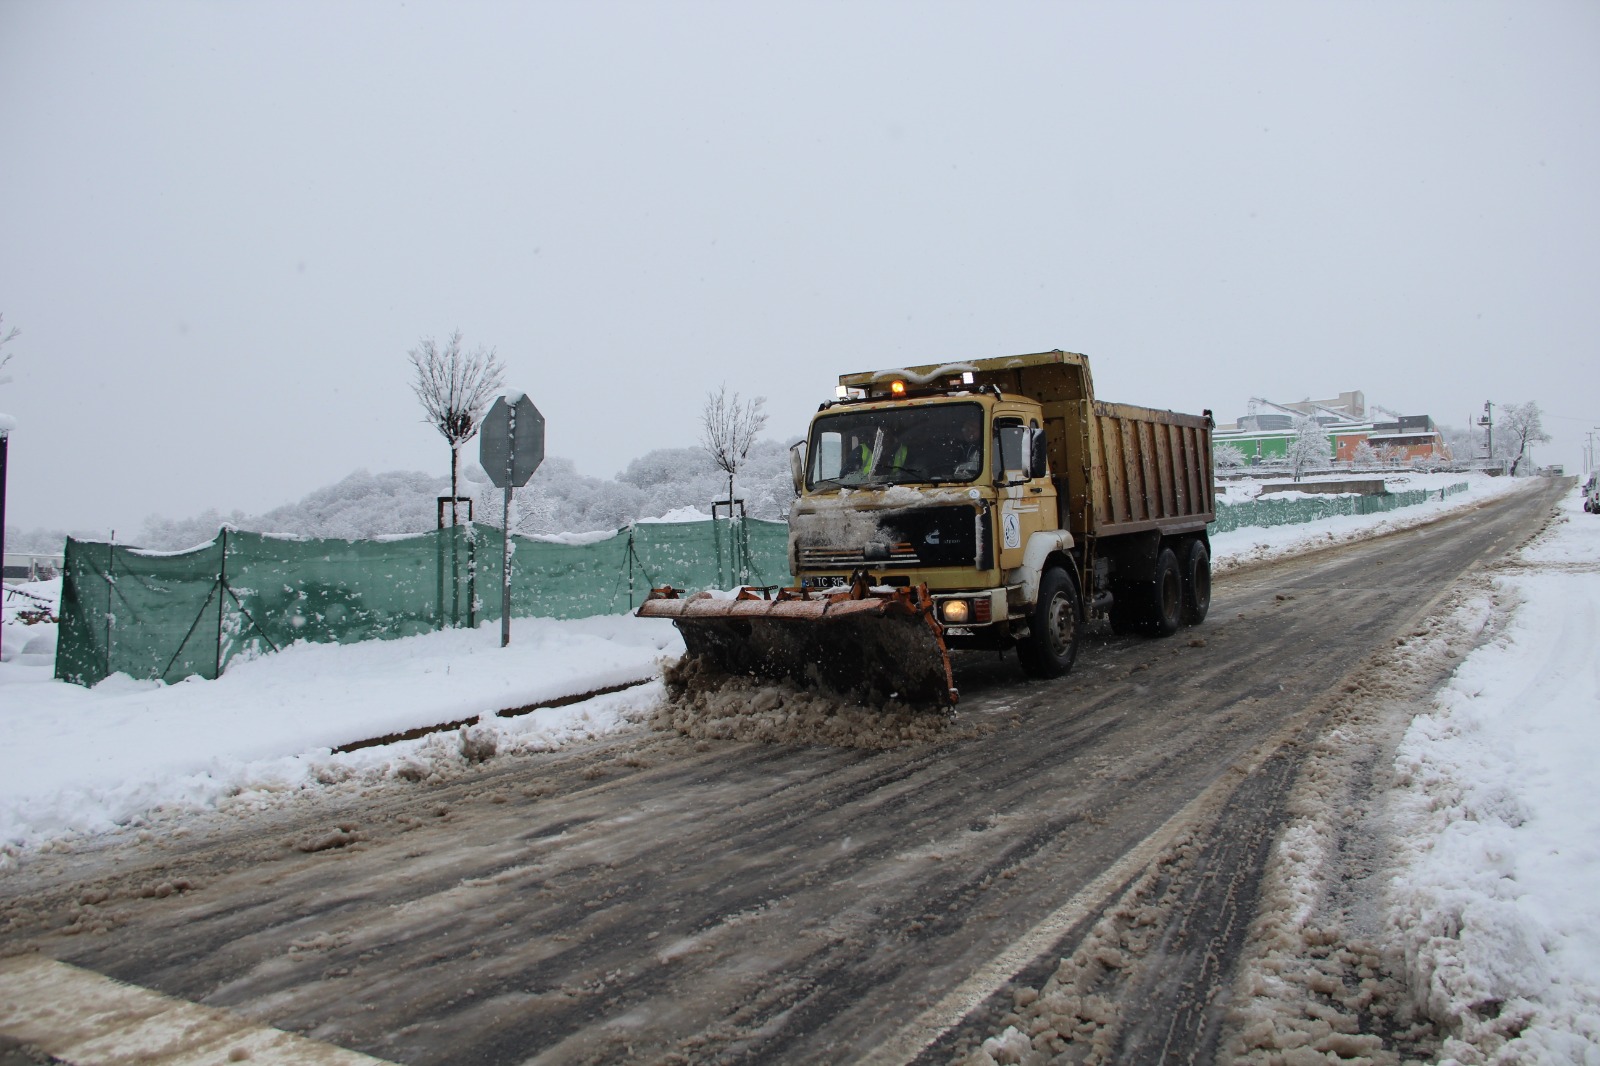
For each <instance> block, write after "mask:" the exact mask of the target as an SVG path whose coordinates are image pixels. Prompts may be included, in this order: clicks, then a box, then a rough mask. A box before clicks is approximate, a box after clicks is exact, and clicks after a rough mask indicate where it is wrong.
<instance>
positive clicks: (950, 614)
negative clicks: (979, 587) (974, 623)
mask: <svg viewBox="0 0 1600 1066" xmlns="http://www.w3.org/2000/svg"><path fill="white" fill-rule="evenodd" d="M939 617H940V619H941V620H942V621H945V622H948V623H950V624H951V625H962V624H964V623H965V622H966V621H967V620H968V619H970V618H971V617H972V606H971V604H969V603H967V601H966V600H942V601H940V603H939Z"/></svg>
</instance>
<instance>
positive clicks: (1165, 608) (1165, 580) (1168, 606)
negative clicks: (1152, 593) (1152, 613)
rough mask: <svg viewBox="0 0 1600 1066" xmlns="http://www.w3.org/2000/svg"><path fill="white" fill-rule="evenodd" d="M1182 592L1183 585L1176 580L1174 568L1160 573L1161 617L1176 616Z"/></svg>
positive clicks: (1176, 573) (1176, 575)
mask: <svg viewBox="0 0 1600 1066" xmlns="http://www.w3.org/2000/svg"><path fill="white" fill-rule="evenodd" d="M1182 593H1183V585H1182V583H1181V582H1180V581H1179V580H1178V572H1177V571H1176V570H1168V571H1167V572H1166V573H1164V574H1162V575H1161V615H1162V617H1163V618H1175V617H1177V614H1178V605H1179V603H1180V601H1181V597H1182Z"/></svg>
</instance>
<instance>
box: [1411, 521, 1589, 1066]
mask: <svg viewBox="0 0 1600 1066" xmlns="http://www.w3.org/2000/svg"><path fill="white" fill-rule="evenodd" d="M1562 509H1563V516H1564V518H1565V521H1564V522H1561V523H1560V524H1559V525H1557V526H1555V527H1553V528H1552V529H1550V530H1548V531H1546V533H1545V534H1544V535H1543V536H1542V537H1540V538H1539V539H1538V540H1537V541H1536V542H1534V543H1533V544H1532V545H1530V546H1529V547H1528V548H1526V549H1524V550H1523V551H1522V552H1521V553H1519V555H1518V556H1517V557H1516V559H1514V560H1513V563H1512V565H1511V566H1509V567H1507V568H1505V569H1504V570H1503V571H1502V572H1501V573H1499V574H1498V575H1497V577H1496V584H1497V586H1498V588H1499V593H1500V596H1501V598H1502V599H1504V600H1509V601H1510V602H1511V603H1512V604H1513V606H1512V610H1511V612H1510V615H1509V618H1504V619H1501V620H1499V624H1502V625H1503V628H1500V629H1499V630H1498V632H1495V633H1494V636H1493V638H1492V639H1490V640H1489V641H1487V642H1486V643H1484V644H1483V645H1481V646H1480V647H1479V648H1478V649H1477V650H1475V651H1474V652H1473V653H1472V654H1471V655H1470V656H1468V657H1467V658H1466V660H1465V661H1464V662H1463V663H1462V664H1461V666H1460V667H1459V668H1458V669H1457V670H1456V671H1455V673H1454V675H1453V676H1452V678H1451V680H1450V681H1449V683H1448V684H1447V685H1446V686H1445V687H1444V688H1443V689H1442V690H1441V691H1440V693H1439V695H1438V698H1437V700H1436V707H1435V708H1434V710H1433V711H1432V713H1429V714H1424V715H1419V716H1418V717H1417V718H1416V719H1415V720H1414V721H1413V722H1412V724H1411V728H1410V730H1409V731H1408V732H1407V734H1406V736H1405V739H1404V740H1403V742H1402V743H1401V745H1400V749H1399V753H1398V757H1397V766H1396V769H1397V770H1398V771H1399V775H1400V779H1401V785H1400V794H1399V796H1398V797H1397V799H1398V801H1399V802H1398V804H1397V806H1398V808H1399V811H1398V816H1399V824H1398V825H1397V826H1396V830H1397V831H1396V833H1395V837H1396V839H1398V840H1401V841H1404V842H1405V844H1403V845H1402V852H1401V855H1400V856H1399V857H1398V867H1399V873H1398V875H1397V876H1396V878H1395V879H1394V881H1393V884H1392V885H1391V893H1390V895H1391V900H1390V904H1391V908H1390V913H1389V925H1390V927H1391V929H1392V930H1393V931H1394V933H1395V934H1396V935H1397V936H1398V937H1399V938H1400V940H1401V942H1402V943H1403V945H1404V949H1405V956H1406V965H1407V969H1408V971H1409V972H1408V978H1409V981H1408V983H1409V984H1410V986H1411V988H1412V989H1413V990H1414V991H1415V992H1416V993H1417V994H1418V995H1419V996H1422V997H1424V999H1425V1002H1426V1005H1427V1007H1428V1012H1429V1013H1430V1014H1431V1015H1432V1016H1433V1017H1435V1018H1440V1019H1449V1020H1451V1021H1452V1023H1453V1024H1454V1026H1455V1028H1456V1032H1457V1034H1458V1036H1457V1037H1456V1039H1454V1040H1452V1041H1450V1042H1449V1043H1447V1044H1446V1045H1445V1047H1444V1052H1445V1055H1446V1056H1447V1057H1446V1059H1445V1060H1444V1061H1447V1062H1450V1061H1460V1062H1463V1063H1478V1062H1492V1063H1587V1064H1600V774H1597V773H1596V769H1595V767H1596V760H1597V759H1600V516H1596V515H1591V514H1586V513H1584V511H1583V507H1582V497H1581V495H1580V494H1578V493H1576V492H1574V493H1572V494H1571V495H1569V496H1568V497H1567V498H1566V499H1565V500H1564V501H1563V504H1562ZM1467 609H1468V610H1477V611H1479V612H1481V614H1482V616H1483V617H1485V618H1486V619H1487V620H1488V622H1489V624H1490V625H1491V626H1494V625H1496V624H1497V620H1496V619H1494V618H1493V617H1491V612H1490V609H1489V607H1488V605H1487V604H1477V605H1470V606H1469V607H1468V608H1467Z"/></svg>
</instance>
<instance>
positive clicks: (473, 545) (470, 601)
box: [467, 519, 478, 629]
mask: <svg viewBox="0 0 1600 1066" xmlns="http://www.w3.org/2000/svg"><path fill="white" fill-rule="evenodd" d="M468 521H469V522H470V521H471V520H470V519H469V520H468ZM467 530H468V533H467V628H468V629H477V628H478V527H477V526H474V525H468V526H467Z"/></svg>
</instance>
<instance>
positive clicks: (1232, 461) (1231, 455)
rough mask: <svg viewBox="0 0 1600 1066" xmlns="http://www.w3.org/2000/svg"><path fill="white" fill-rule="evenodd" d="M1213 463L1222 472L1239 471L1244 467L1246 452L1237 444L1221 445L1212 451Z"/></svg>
mask: <svg viewBox="0 0 1600 1066" xmlns="http://www.w3.org/2000/svg"><path fill="white" fill-rule="evenodd" d="M1211 462H1212V463H1213V464H1214V465H1215V466H1217V467H1218V468H1219V469H1222V470H1237V469H1238V468H1239V467H1241V466H1243V465H1244V462H1245V459H1244V452H1242V451H1240V450H1239V446H1238V445H1236V444H1219V445H1217V446H1216V447H1215V448H1213V449H1212V450H1211Z"/></svg>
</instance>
